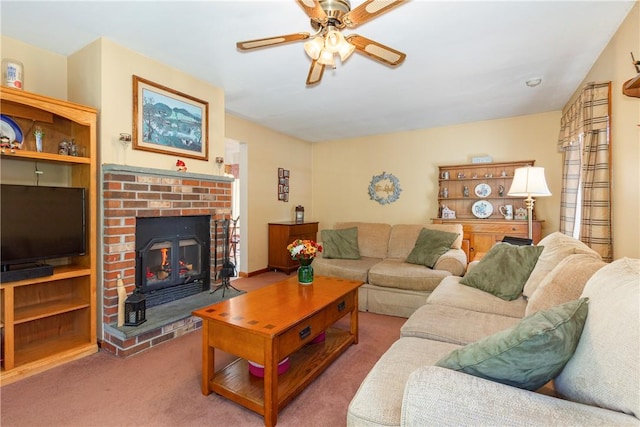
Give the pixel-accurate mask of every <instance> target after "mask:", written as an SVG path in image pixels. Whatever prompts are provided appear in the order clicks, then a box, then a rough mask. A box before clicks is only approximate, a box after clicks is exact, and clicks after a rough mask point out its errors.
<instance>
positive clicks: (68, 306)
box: [13, 298, 89, 325]
mask: <svg viewBox="0 0 640 427" xmlns="http://www.w3.org/2000/svg"><path fill="white" fill-rule="evenodd" d="M87 307H89V303H88V302H87V301H83V300H82V299H81V298H75V299H73V300H70V301H58V302H45V303H42V304H34V305H31V306H27V307H21V308H16V310H15V314H14V316H15V317H14V321H13V323H14V324H16V325H17V324H20V323H25V322H31V321H33V320H38V319H43V318H45V317H50V316H55V315H57V314H62V313H68V312H70V311H75V310H80V309H83V308H87Z"/></svg>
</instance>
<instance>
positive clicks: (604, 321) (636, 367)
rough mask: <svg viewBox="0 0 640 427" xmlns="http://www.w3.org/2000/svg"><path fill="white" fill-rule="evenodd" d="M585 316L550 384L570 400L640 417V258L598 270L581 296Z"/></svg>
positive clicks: (622, 260) (613, 263)
mask: <svg viewBox="0 0 640 427" xmlns="http://www.w3.org/2000/svg"><path fill="white" fill-rule="evenodd" d="M582 296H583V297H588V298H589V300H590V302H589V316H588V317H587V322H586V324H585V326H584V330H583V331H582V338H581V339H580V342H579V343H578V347H577V348H576V351H575V354H574V356H573V357H572V358H571V360H569V363H567V366H566V367H565V368H564V370H563V371H562V373H561V374H560V375H559V376H558V378H556V380H555V388H556V391H557V392H558V393H559V394H560V395H562V396H563V397H566V398H567V399H569V400H573V401H576V402H581V403H585V404H587V405H596V406H600V407H603V408H608V409H611V410H614V411H620V412H624V413H627V414H632V415H634V416H635V417H636V418H640V331H639V329H640V321H639V319H640V260H638V259H629V258H622V259H618V260H616V261H614V262H612V263H611V264H608V265H606V266H604V267H602V268H601V269H600V270H598V271H597V272H596V273H595V274H594V275H593V276H592V277H591V278H590V279H589V281H588V282H587V284H586V285H585V287H584V291H583V293H582Z"/></svg>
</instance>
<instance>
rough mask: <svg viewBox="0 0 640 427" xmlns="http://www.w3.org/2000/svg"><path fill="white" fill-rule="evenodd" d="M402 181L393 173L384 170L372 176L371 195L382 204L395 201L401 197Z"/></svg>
mask: <svg viewBox="0 0 640 427" xmlns="http://www.w3.org/2000/svg"><path fill="white" fill-rule="evenodd" d="M401 191H402V188H400V181H398V178H396V177H395V176H393V174H390V173H386V172H382V173H381V174H380V175H375V176H374V177H373V178H371V183H370V184H369V197H370V198H371V200H375V201H376V202H378V203H380V204H381V205H387V204H389V203H393V202H395V201H396V200H398V198H399V197H400V192H401Z"/></svg>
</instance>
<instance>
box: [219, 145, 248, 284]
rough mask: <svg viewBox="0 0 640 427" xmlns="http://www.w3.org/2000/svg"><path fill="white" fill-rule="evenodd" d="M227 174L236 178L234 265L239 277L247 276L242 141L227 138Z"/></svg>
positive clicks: (245, 158) (245, 180) (244, 165)
mask: <svg viewBox="0 0 640 427" xmlns="http://www.w3.org/2000/svg"><path fill="white" fill-rule="evenodd" d="M224 159H225V174H226V175H227V176H232V177H233V178H234V181H233V184H232V186H231V188H232V205H231V219H233V220H236V219H237V220H238V221H237V223H236V224H235V230H234V232H233V235H232V236H230V237H231V240H232V247H231V250H232V253H231V255H232V256H234V257H235V260H234V263H235V265H236V268H237V269H238V277H242V276H246V275H247V271H248V268H247V259H248V257H247V244H246V242H247V238H246V233H247V231H248V230H247V226H246V224H247V223H248V222H247V220H246V218H245V215H246V212H247V209H246V208H245V207H246V201H247V199H246V197H247V190H246V183H247V167H246V165H247V144H245V143H242V142H240V141H237V140H234V139H231V138H225V144H224Z"/></svg>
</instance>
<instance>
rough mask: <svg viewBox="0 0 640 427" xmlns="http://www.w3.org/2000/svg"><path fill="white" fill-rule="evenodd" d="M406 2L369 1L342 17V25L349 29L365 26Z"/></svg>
mask: <svg viewBox="0 0 640 427" xmlns="http://www.w3.org/2000/svg"><path fill="white" fill-rule="evenodd" d="M405 1H406V0H367V1H365V2H364V3H362V4H361V5H360V6H358V7H356V8H355V9H353V10H352V11H351V12H348V13H346V14H345V15H344V16H343V17H342V23H343V24H344V25H346V26H347V27H349V28H353V27H355V26H357V25H360V24H364V23H365V22H367V21H369V20H371V19H373V18H375V17H376V16H378V15H381V14H383V13H385V12H388V11H389V10H391V9H393V8H394V7H397V6H400V5H401V4H402V3H404V2H405Z"/></svg>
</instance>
